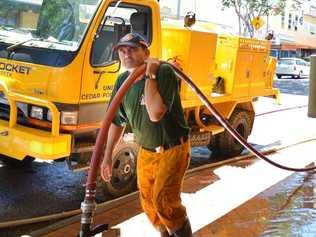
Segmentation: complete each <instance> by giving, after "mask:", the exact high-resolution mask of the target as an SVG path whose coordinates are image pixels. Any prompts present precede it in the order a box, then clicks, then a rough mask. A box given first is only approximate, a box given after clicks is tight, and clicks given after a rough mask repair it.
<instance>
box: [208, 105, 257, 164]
mask: <svg viewBox="0 0 316 237" xmlns="http://www.w3.org/2000/svg"><path fill="white" fill-rule="evenodd" d="M253 121H254V112H250V111H246V110H241V109H236V110H235V111H234V112H233V114H232V115H231V117H230V118H229V123H230V125H231V126H232V127H233V128H234V129H235V130H236V131H237V132H238V133H239V134H240V135H241V136H242V137H243V138H244V139H245V140H247V139H248V136H249V134H250V133H251V130H252V125H253ZM214 142H215V144H214V146H213V149H215V151H214V153H215V155H216V156H217V155H221V156H224V157H227V158H228V157H233V156H237V155H239V154H240V153H241V152H242V151H243V149H244V147H243V146H242V145H241V144H240V143H239V142H238V141H237V140H235V138H233V136H231V135H230V133H229V132H228V131H227V130H225V131H224V132H223V133H221V134H219V135H217V136H216V137H215V141H214Z"/></svg>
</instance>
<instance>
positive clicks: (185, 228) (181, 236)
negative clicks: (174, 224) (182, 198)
mask: <svg viewBox="0 0 316 237" xmlns="http://www.w3.org/2000/svg"><path fill="white" fill-rule="evenodd" d="M173 236H174V237H193V233H192V229H191V224H190V221H189V219H186V220H185V221H184V223H183V225H182V227H181V228H180V229H178V230H176V231H175V232H174V233H173Z"/></svg>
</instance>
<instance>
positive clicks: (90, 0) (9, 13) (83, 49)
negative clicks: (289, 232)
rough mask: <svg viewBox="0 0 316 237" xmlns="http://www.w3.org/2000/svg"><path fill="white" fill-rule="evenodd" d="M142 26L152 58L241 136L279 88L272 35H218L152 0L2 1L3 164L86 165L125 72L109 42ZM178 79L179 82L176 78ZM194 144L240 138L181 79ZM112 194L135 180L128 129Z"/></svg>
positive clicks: (217, 144)
mask: <svg viewBox="0 0 316 237" xmlns="http://www.w3.org/2000/svg"><path fill="white" fill-rule="evenodd" d="M131 31H133V32H138V33H140V34H142V35H143V36H144V37H145V38H146V39H147V40H148V42H149V44H150V51H151V56H153V57H157V58H162V59H164V60H167V61H172V62H175V63H176V64H177V65H178V66H179V67H180V68H182V70H183V71H184V72H185V73H186V74H187V75H189V76H190V77H191V78H192V80H193V81H194V82H195V83H196V84H197V85H198V86H199V88H200V89H201V90H202V92H203V93H204V94H205V95H206V96H207V97H208V98H209V99H210V101H211V102H212V103H213V104H214V106H215V107H216V108H217V109H218V110H219V111H220V113H221V114H222V115H223V116H224V117H226V118H227V119H228V120H229V121H230V122H231V124H232V126H233V127H234V128H235V129H236V130H237V131H238V132H239V133H240V134H241V135H242V136H243V137H244V138H247V137H248V136H249V134H250V133H251V130H252V126H253V122H254V115H255V113H254V107H253V99H254V98H256V97H258V96H274V97H276V96H277V95H278V90H277V89H274V88H273V87H272V83H273V75H274V71H275V60H274V59H273V58H271V57H269V50H270V42H268V41H265V40H256V39H248V38H241V37H238V36H232V35H219V34H216V33H214V32H211V31H210V30H208V27H207V24H206V23H204V24H200V23H196V24H195V25H193V26H183V23H182V22H181V23H180V24H179V23H178V22H173V21H170V20H164V21H162V20H161V18H160V9H159V3H158V2H157V1H154V0H123V1H110V0H103V1H100V0H55V1H52V0H32V1H30V0H10V1H5V2H4V3H2V5H1V9H0V155H1V159H2V160H3V161H4V162H9V161H12V160H18V161H20V162H23V163H27V162H30V161H32V160H34V159H35V158H37V159H43V160H66V162H67V164H68V165H69V167H70V168H71V169H73V170H78V169H83V168H85V167H87V164H88V163H89V159H90V156H91V152H92V151H93V148H94V143H95V139H96V136H97V134H98V131H99V127H100V123H101V121H102V118H103V116H104V113H105V110H106V107H107V105H108V102H109V98H110V95H111V91H112V88H113V84H114V82H115V80H116V77H117V75H118V73H119V72H120V71H121V70H122V69H121V67H120V63H119V61H118V60H117V55H115V54H114V53H113V51H112V47H113V45H114V44H115V43H116V42H117V41H118V39H119V38H120V37H122V36H123V35H125V34H126V33H128V32H131ZM179 83H181V82H179ZM180 90H181V91H180V94H181V99H182V104H183V107H184V110H185V115H186V118H187V120H188V123H189V125H190V127H191V139H192V145H193V146H208V147H209V148H211V149H212V150H213V151H214V152H215V151H216V153H218V154H222V155H225V156H234V155H238V154H240V153H241V151H242V147H241V145H239V144H238V143H237V142H236V141H235V140H234V139H233V138H232V137H231V136H229V134H228V133H227V132H226V131H225V129H224V128H223V127H221V126H220V125H219V123H218V122H217V121H216V120H215V119H214V117H213V116H212V114H210V112H209V111H208V110H207V109H206V108H205V107H204V106H203V104H202V103H201V101H200V100H199V99H198V98H197V96H196V95H195V94H194V93H192V92H191V91H190V89H189V88H188V87H187V86H186V85H185V84H181V85H180ZM113 159H114V161H113V177H112V180H111V182H108V183H106V185H105V187H106V190H107V192H109V193H111V194H112V195H114V196H118V195H122V194H124V193H127V192H129V191H130V190H131V189H133V188H134V186H135V177H136V171H135V167H136V162H137V144H135V142H134V140H133V134H132V133H131V131H130V130H129V129H127V131H126V134H125V135H124V139H123V141H122V142H121V144H119V146H118V147H117V148H116V151H115V155H114V157H113Z"/></svg>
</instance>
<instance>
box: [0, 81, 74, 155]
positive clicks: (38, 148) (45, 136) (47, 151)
mask: <svg viewBox="0 0 316 237" xmlns="http://www.w3.org/2000/svg"><path fill="white" fill-rule="evenodd" d="M0 91H1V92H2V93H4V96H5V98H6V99H7V101H8V104H9V106H10V109H9V113H10V114H9V121H6V120H2V119H0V154H3V155H6V156H9V157H12V158H15V159H18V160H23V159H24V158H25V157H26V156H31V157H34V158H40V159H46V160H55V159H59V158H63V157H66V156H69V155H70V152H71V135H68V134H60V132H59V131H60V113H59V111H58V109H57V108H56V106H55V104H54V103H52V102H51V101H48V100H44V99H40V98H36V97H32V96H28V95H24V94H20V93H16V92H12V91H10V89H9V88H8V86H7V84H6V83H5V82H4V81H1V80H0ZM17 102H22V103H25V104H33V105H38V106H43V107H46V108H47V109H49V110H50V111H51V113H52V127H51V131H42V130H39V129H35V128H30V127H26V126H23V125H20V124H18V123H17V114H18V109H17Z"/></svg>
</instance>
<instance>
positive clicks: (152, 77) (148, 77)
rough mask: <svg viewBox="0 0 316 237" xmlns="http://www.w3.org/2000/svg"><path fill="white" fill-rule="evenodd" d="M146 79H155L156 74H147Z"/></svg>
mask: <svg viewBox="0 0 316 237" xmlns="http://www.w3.org/2000/svg"><path fill="white" fill-rule="evenodd" d="M145 79H146V80H155V79H156V75H155V74H146V75H145Z"/></svg>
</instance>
